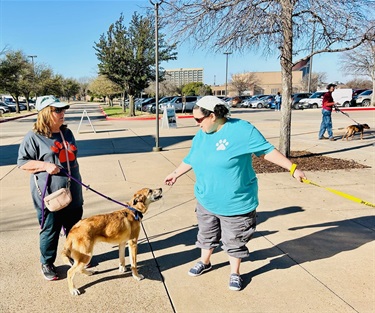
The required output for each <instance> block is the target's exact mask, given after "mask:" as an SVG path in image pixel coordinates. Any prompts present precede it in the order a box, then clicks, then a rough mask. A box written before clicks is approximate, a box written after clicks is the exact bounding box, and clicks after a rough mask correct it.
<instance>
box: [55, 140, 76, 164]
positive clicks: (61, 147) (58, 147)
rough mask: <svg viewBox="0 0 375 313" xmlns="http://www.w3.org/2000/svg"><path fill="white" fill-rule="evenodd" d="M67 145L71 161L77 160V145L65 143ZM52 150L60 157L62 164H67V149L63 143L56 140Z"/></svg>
mask: <svg viewBox="0 0 375 313" xmlns="http://www.w3.org/2000/svg"><path fill="white" fill-rule="evenodd" d="M65 143H66V145H67V147H68V158H69V161H74V160H75V158H76V156H75V154H74V151H76V150H77V147H76V146H75V145H72V144H69V142H65ZM51 150H52V151H53V152H55V153H56V154H58V155H59V160H60V162H61V163H66V161H67V160H66V153H65V148H64V145H63V144H62V143H61V142H59V141H57V140H56V141H55V142H54V145H53V146H51Z"/></svg>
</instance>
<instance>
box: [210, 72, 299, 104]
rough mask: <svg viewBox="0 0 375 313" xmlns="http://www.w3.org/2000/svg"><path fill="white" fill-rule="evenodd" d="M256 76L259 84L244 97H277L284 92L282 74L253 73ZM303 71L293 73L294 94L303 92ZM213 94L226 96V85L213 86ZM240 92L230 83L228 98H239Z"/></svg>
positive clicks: (246, 92) (251, 88) (252, 87)
mask: <svg viewBox="0 0 375 313" xmlns="http://www.w3.org/2000/svg"><path fill="white" fill-rule="evenodd" d="M252 74H254V75H255V79H256V81H257V83H256V84H255V85H254V86H250V88H249V90H246V91H245V92H243V94H242V95H245V96H246V95H250V96H252V95H259V94H265V95H275V94H277V92H281V90H282V82H281V72H252ZM303 75H304V73H303V71H300V70H297V71H293V72H292V84H293V92H302V91H304V90H302V88H303V86H302V79H303ZM211 89H212V93H213V95H215V96H224V95H225V85H216V86H211ZM238 95H239V94H238V91H236V90H235V89H233V86H231V84H230V83H228V96H229V97H233V96H238Z"/></svg>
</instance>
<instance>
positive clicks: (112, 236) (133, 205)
mask: <svg viewBox="0 0 375 313" xmlns="http://www.w3.org/2000/svg"><path fill="white" fill-rule="evenodd" d="M161 197H162V189H161V188H160V189H154V190H152V189H149V188H143V189H141V190H139V191H137V192H136V193H135V194H134V196H133V198H132V199H131V201H130V202H129V203H127V204H128V205H129V208H124V209H122V210H119V211H115V212H112V213H108V214H101V215H95V216H92V217H89V218H85V219H83V220H81V221H79V222H78V223H77V224H75V225H74V226H73V228H72V229H71V230H70V232H69V235H68V238H67V239H66V242H65V245H64V249H63V251H62V258H63V260H64V263H65V264H67V265H71V261H72V260H73V261H74V263H73V265H72V267H71V268H70V269H69V270H68V273H67V279H68V286H69V291H70V293H71V294H72V295H79V294H80V291H79V290H78V289H77V288H76V287H75V286H74V282H73V279H74V275H75V274H76V273H77V272H80V273H83V274H86V275H92V274H94V273H93V272H91V271H88V270H86V269H85V265H87V264H89V262H90V260H91V257H92V254H93V248H94V245H95V243H97V242H108V243H112V244H118V245H119V259H120V266H119V271H120V272H125V271H126V268H125V245H126V243H128V246H129V257H130V263H131V270H132V275H133V277H134V278H135V279H136V280H141V279H143V276H142V275H140V274H138V271H137V241H138V236H139V232H140V229H141V219H142V214H144V213H146V212H147V209H148V206H149V205H150V203H152V202H155V201H157V200H159V199H161Z"/></svg>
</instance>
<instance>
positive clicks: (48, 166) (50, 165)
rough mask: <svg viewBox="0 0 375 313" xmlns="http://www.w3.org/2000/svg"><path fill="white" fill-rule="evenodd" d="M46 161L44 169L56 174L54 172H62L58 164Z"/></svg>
mask: <svg viewBox="0 0 375 313" xmlns="http://www.w3.org/2000/svg"><path fill="white" fill-rule="evenodd" d="M44 163H45V166H44V169H45V171H46V172H47V173H48V174H51V175H54V174H58V173H60V167H58V166H57V165H56V164H54V163H48V162H44Z"/></svg>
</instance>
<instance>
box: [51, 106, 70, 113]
mask: <svg viewBox="0 0 375 313" xmlns="http://www.w3.org/2000/svg"><path fill="white" fill-rule="evenodd" d="M67 109H69V106H66V107H63V108H55V109H54V110H52V112H55V113H56V114H60V113H62V112H65V111H66V110H67Z"/></svg>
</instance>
